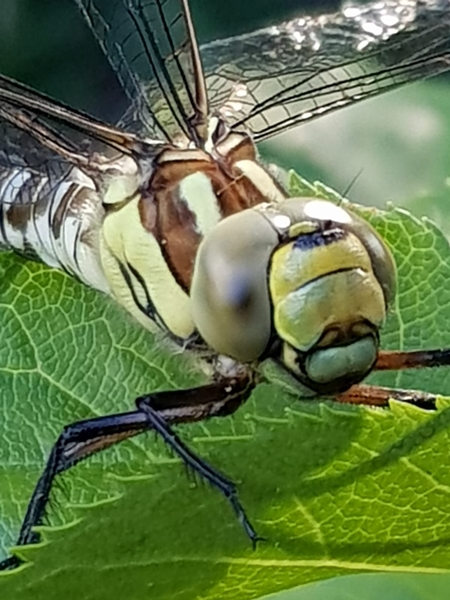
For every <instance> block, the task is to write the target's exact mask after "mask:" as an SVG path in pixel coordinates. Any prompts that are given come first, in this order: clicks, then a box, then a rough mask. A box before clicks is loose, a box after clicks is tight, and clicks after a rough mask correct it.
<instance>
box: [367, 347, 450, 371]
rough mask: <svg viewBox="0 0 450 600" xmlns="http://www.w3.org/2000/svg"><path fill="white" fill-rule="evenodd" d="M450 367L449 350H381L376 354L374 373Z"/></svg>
mask: <svg viewBox="0 0 450 600" xmlns="http://www.w3.org/2000/svg"><path fill="white" fill-rule="evenodd" d="M448 365H450V348H444V349H442V350H441V349H439V350H411V351H407V352H402V351H399V350H394V351H390V350H381V351H380V352H378V358H377V362H376V363H375V367H374V370H376V371H399V370H400V369H423V368H428V367H444V366H448Z"/></svg>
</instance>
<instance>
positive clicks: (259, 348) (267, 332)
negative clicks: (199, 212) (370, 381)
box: [191, 198, 396, 394]
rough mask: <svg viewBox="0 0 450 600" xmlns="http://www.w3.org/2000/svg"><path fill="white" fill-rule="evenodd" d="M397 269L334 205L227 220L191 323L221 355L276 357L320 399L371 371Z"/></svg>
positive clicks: (201, 257) (362, 225)
mask: <svg viewBox="0 0 450 600" xmlns="http://www.w3.org/2000/svg"><path fill="white" fill-rule="evenodd" d="M395 280H396V277H395V266H394V262H393V259H392V256H391V253H390V251H389V249H388V248H387V247H386V245H385V243H384V242H383V240H382V239H381V238H380V237H379V235H378V234H377V233H376V232H375V230H374V229H373V228H372V227H371V226H370V225H369V224H368V223H367V222H366V221H364V220H363V219H361V218H359V217H358V216H357V215H355V214H353V213H351V212H349V211H347V210H345V209H343V208H341V207H339V206H336V205H335V204H332V203H331V202H327V201H324V200H317V199H311V198H292V199H289V200H286V201H285V202H283V203H281V204H278V205H274V204H267V205H260V206H258V207H256V208H254V209H249V210H246V211H243V212H241V213H238V214H236V215H233V216H231V217H228V218H227V219H224V220H223V221H222V222H221V223H219V225H218V226H217V227H216V228H215V229H214V230H213V231H212V232H211V233H210V234H209V235H208V236H207V237H206V238H205V239H204V240H203V242H202V244H201V246H200V249H199V252H198V255H197V260H196V265H195V269H194V278H193V283H192V289H191V297H192V307H193V316H194V321H195V323H196V325H197V328H198V330H199V332H200V334H201V335H202V337H203V338H204V339H205V341H206V342H207V343H208V344H209V345H210V346H211V347H212V348H213V349H214V350H215V351H216V352H218V353H220V354H226V355H228V356H232V357H233V358H235V359H236V360H239V361H242V362H253V361H259V360H261V359H263V358H265V357H268V356H271V357H274V358H276V359H277V360H278V361H279V362H280V363H281V364H282V365H283V366H284V367H285V368H286V369H287V370H288V371H290V372H291V373H292V374H293V375H294V376H295V377H296V378H297V379H299V380H300V381H301V382H302V383H303V384H304V385H306V386H307V387H308V388H310V389H312V390H314V391H316V392H317V393H321V394H326V393H338V392H340V391H344V390H345V389H347V388H348V387H350V386H351V385H352V384H353V383H356V382H358V381H361V380H362V379H363V378H364V377H365V376H366V375H367V374H368V373H369V372H370V371H371V369H372V368H373V366H374V364H375V361H376V358H377V354H378V344H379V329H380V328H381V327H382V325H383V323H384V321H385V318H386V312H387V308H388V306H389V303H390V301H391V300H392V298H393V296H394V294H395Z"/></svg>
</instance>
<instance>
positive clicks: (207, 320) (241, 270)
mask: <svg viewBox="0 0 450 600" xmlns="http://www.w3.org/2000/svg"><path fill="white" fill-rule="evenodd" d="M277 244H278V236H277V234H276V232H275V231H274V229H273V227H271V226H270V224H269V222H268V221H267V219H265V218H264V217H263V216H262V215H261V214H259V213H258V212H257V211H254V210H252V209H249V210H245V211H242V212H240V213H237V214H235V215H232V216H230V217H227V218H226V219H224V220H223V221H221V222H220V223H219V224H218V225H217V226H216V227H215V228H214V229H213V230H212V231H211V232H210V233H209V234H208V235H207V236H206V237H205V239H204V240H203V241H202V243H201V244H200V247H199V250H198V252H197V257H196V261H195V266H194V275H193V280H192V286H191V293H190V296H191V301H192V314H193V318H194V322H195V324H196V327H197V329H198V331H199V333H200V335H201V336H202V338H203V339H204V340H205V342H206V343H207V344H208V345H209V346H210V347H211V348H213V349H214V350H215V351H216V352H217V353H219V354H225V355H227V356H231V357H232V358H235V359H236V360H239V361H242V362H251V361H253V360H256V359H258V358H259V357H260V356H261V355H262V354H263V352H264V351H265V349H266V347H267V345H268V343H269V339H270V335H271V305H270V299H269V291H268V284H267V270H268V264H269V260H270V256H271V254H272V252H273V249H274V248H275V247H276V245H277Z"/></svg>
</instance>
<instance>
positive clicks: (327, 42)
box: [201, 0, 450, 141]
mask: <svg viewBox="0 0 450 600" xmlns="http://www.w3.org/2000/svg"><path fill="white" fill-rule="evenodd" d="M201 51H202V59H203V63H204V65H205V72H206V81H207V87H208V91H209V94H210V105H211V107H212V109H213V110H215V111H217V112H219V113H220V114H221V115H222V116H223V117H224V118H225V119H226V120H227V121H228V122H229V123H231V124H232V125H233V127H234V128H240V127H243V126H245V127H246V128H248V129H249V130H250V131H252V132H253V134H254V138H255V140H256V141H259V140H263V139H266V138H269V137H271V136H273V135H275V134H277V133H279V132H281V131H284V130H286V129H289V128H291V127H292V126H294V125H296V124H298V123H300V122H304V121H308V120H311V119H313V118H316V117H318V116H320V115H322V114H324V113H327V112H331V111H333V110H336V109H338V108H341V107H344V106H346V105H350V104H353V103H355V102H358V101H360V100H363V99H365V98H369V97H371V96H376V95H378V94H380V93H383V92H386V91H389V90H391V89H395V88H396V87H398V86H400V85H402V84H404V83H408V82H413V81H416V80H419V79H423V78H425V77H430V76H432V75H436V74H438V73H441V72H443V71H446V70H447V69H449V68H450V1H449V0H418V1H415V0H403V1H402V2H392V1H386V2H374V3H372V4H368V5H367V4H366V5H363V6H357V5H350V4H347V5H346V6H345V7H344V9H343V10H342V11H341V12H340V13H336V14H333V15H325V16H320V17H316V18H297V19H293V20H292V21H289V22H285V23H282V24H280V25H277V26H275V27H270V28H267V29H263V30H260V31H257V32H254V33H252V34H249V35H244V36H238V37H235V38H230V39H228V40H222V41H218V42H214V43H212V44H209V45H207V46H203V47H202V48H201Z"/></svg>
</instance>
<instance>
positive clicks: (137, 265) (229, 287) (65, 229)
mask: <svg viewBox="0 0 450 600" xmlns="http://www.w3.org/2000/svg"><path fill="white" fill-rule="evenodd" d="M76 2H77V4H78V7H79V9H80V11H81V12H82V14H83V15H84V17H85V18H86V20H87V23H88V24H89V26H90V28H91V29H92V31H93V33H94V35H95V37H96V39H97V40H98V42H99V44H100V46H101V47H102V49H103V50H104V52H105V54H106V56H107V58H108V59H109V61H110V63H111V65H112V67H113V69H114V71H115V73H116V74H117V77H118V80H119V82H120V84H121V85H122V87H123V90H124V92H125V93H126V95H127V98H128V109H127V110H126V112H125V114H124V116H123V118H122V119H121V121H120V122H119V123H118V124H117V125H111V124H109V123H106V122H103V121H101V120H99V119H97V118H93V117H91V116H89V115H87V114H85V113H83V112H80V111H78V110H75V109H73V108H70V107H68V106H66V105H65V104H63V103H61V102H58V101H56V100H53V99H51V98H49V97H48V96H46V95H44V94H42V93H39V92H37V91H34V90H32V89H31V88H29V87H27V86H26V85H24V84H22V83H19V82H17V81H14V80H12V79H10V78H8V77H6V76H3V75H1V76H0V133H1V139H2V146H1V148H0V244H1V246H2V247H3V248H5V249H9V250H14V251H16V252H17V253H19V254H22V255H24V256H26V257H27V258H29V259H32V260H38V261H42V262H44V263H46V264H47V265H49V266H51V267H54V268H55V269H61V270H63V271H65V272H66V273H67V274H69V275H70V276H73V277H75V278H77V279H78V280H80V281H81V282H82V283H84V284H86V285H87V286H90V287H92V288H94V289H96V290H98V291H99V292H102V293H104V294H108V295H110V296H111V297H112V298H114V299H115V300H116V301H117V303H118V304H120V305H121V306H122V307H123V308H124V309H125V310H126V311H128V312H129V313H130V314H131V315H132V317H134V318H135V319H136V321H138V322H139V323H140V324H141V325H142V326H143V327H145V328H147V329H149V330H151V331H159V332H161V333H162V334H164V335H165V336H166V337H168V338H169V339H170V341H171V343H172V345H173V347H174V348H177V347H178V348H182V349H183V350H186V351H189V352H192V353H193V354H197V355H198V357H199V360H201V361H203V362H204V363H205V364H206V365H207V368H208V369H209V372H210V382H209V383H208V384H206V385H203V386H200V387H195V388H191V389H181V390H176V391H172V390H171V391H159V392H155V393H149V394H145V395H142V396H141V397H139V398H138V399H137V400H136V401H135V408H134V409H133V410H131V409H130V410H129V411H127V412H122V413H117V414H111V415H105V416H102V417H95V418H92V419H88V420H84V421H80V422H75V423H72V424H69V425H67V426H66V427H65V428H64V430H63V431H62V432H61V435H60V436H59V438H58V439H57V440H56V442H55V444H54V446H53V448H52V450H51V452H50V455H49V457H48V461H47V463H46V465H45V467H44V470H43V472H42V475H41V477H40V478H39V480H38V482H37V483H36V487H35V489H34V492H33V494H32V496H31V498H30V502H29V505H28V509H27V511H26V514H25V515H24V519H23V523H22V527H21V530H20V533H19V537H18V540H17V545H18V546H20V545H25V544H30V543H36V542H37V541H38V540H39V534H38V533H37V532H36V531H35V529H34V528H35V526H36V525H39V524H41V523H42V522H43V520H44V519H45V516H46V509H47V504H48V501H49V497H50V493H51V489H52V485H53V483H54V480H55V477H56V476H57V475H59V474H61V473H63V472H64V471H67V470H68V469H70V468H71V467H72V466H73V465H75V464H77V463H78V462H80V461H81V460H84V459H86V458H88V457H89V456H92V455H93V454H94V453H96V452H98V451H100V450H102V449H104V448H107V447H109V446H111V445H113V444H116V443H118V442H120V441H122V440H125V439H128V438H130V437H133V436H135V435H138V434H140V433H142V432H145V431H148V430H153V431H155V432H156V433H157V434H158V435H159V436H161V437H162V439H163V440H164V441H165V442H166V443H167V444H168V445H169V446H170V447H171V448H172V449H173V451H174V452H175V454H176V455H177V456H178V457H180V458H181V460H182V461H183V462H184V463H185V464H186V465H187V466H188V467H189V468H190V469H192V470H193V471H194V472H195V473H196V474H197V475H198V476H199V477H200V478H202V479H204V480H206V481H207V482H208V483H210V484H211V485H212V486H213V487H215V488H216V489H217V490H218V491H219V492H220V493H222V494H223V495H224V496H225V498H226V499H227V500H228V502H229V503H230V505H231V508H232V510H233V511H234V513H235V515H236V517H237V518H238V520H239V522H240V524H241V525H242V527H243V530H244V531H245V534H246V535H247V536H248V537H249V539H250V541H251V542H252V543H253V545H256V543H257V542H258V540H259V539H260V537H259V535H258V532H257V531H256V529H255V528H254V527H253V525H252V522H251V519H250V518H249V516H248V515H247V513H246V511H245V509H244V507H243V505H242V504H241V502H240V499H239V496H238V493H237V487H236V485H235V483H234V482H233V481H232V480H231V479H229V478H228V477H226V476H225V475H223V474H222V473H220V472H219V471H218V470H217V469H215V468H214V467H213V466H212V465H210V464H208V463H207V462H206V461H205V460H203V459H202V458H201V457H199V456H197V455H196V453H195V452H194V451H193V450H192V449H191V448H189V447H188V446H187V445H186V444H185V443H184V442H183V440H182V439H181V437H180V436H179V435H178V434H177V433H176V432H175V431H174V429H173V426H174V425H176V424H179V423H192V422H196V421H201V420H205V419H209V418H213V417H226V416H228V415H230V414H232V413H233V412H235V411H236V410H237V409H238V408H239V407H240V406H241V405H242V404H243V403H244V402H245V401H246V400H247V399H248V397H249V396H250V394H251V392H252V390H253V389H254V388H255V386H257V385H258V383H259V382H260V381H261V380H262V379H263V375H262V373H261V371H260V368H259V367H260V365H261V363H262V362H263V361H266V360H270V361H273V362H274V364H276V365H277V367H279V368H280V369H282V370H283V372H285V373H286V374H287V375H288V376H289V377H290V378H291V379H292V381H294V382H295V385H296V386H297V388H298V395H299V397H303V398H305V397H306V398H308V397H309V398H314V397H322V396H325V397H332V398H335V399H336V400H337V401H340V402H347V403H354V404H370V405H378V406H387V405H388V401H389V399H390V398H392V397H394V398H396V399H398V400H401V401H404V402H409V403H413V404H415V405H418V406H421V407H425V408H433V406H434V402H435V396H433V395H432V394H428V393H425V392H416V391H409V390H393V389H386V388H381V387H374V386H368V385H365V384H362V383H361V382H362V381H363V380H364V378H365V377H366V376H367V375H368V374H369V373H370V372H371V371H373V370H398V369H408V368H419V367H435V366H442V365H448V364H449V363H450V350H449V349H447V350H446V349H444V350H442V349H436V350H432V349H431V350H417V351H410V352H403V351H383V350H381V349H380V347H379V332H380V330H381V328H382V327H383V324H384V321H385V318H386V314H387V312H388V310H389V306H390V305H391V304H392V302H393V300H394V298H395V287H396V274H395V265H394V262H393V259H392V256H391V253H390V251H389V249H388V248H387V246H386V244H385V243H384V241H383V240H382V239H381V238H380V236H379V235H378V234H377V233H376V232H375V230H373V229H372V227H371V226H370V225H369V224H368V223H366V222H365V221H364V220H362V219H361V218H359V217H358V216H357V215H356V214H354V213H353V212H351V211H350V210H348V209H346V208H344V207H343V206H340V205H336V204H333V203H331V202H328V201H325V200H318V199H317V198H291V197H289V194H288V192H287V190H286V189H285V187H284V185H283V183H282V181H280V180H279V178H278V177H277V176H276V174H274V173H273V172H272V170H271V169H270V168H268V167H265V166H264V165H263V164H262V163H261V161H260V159H259V156H258V152H257V147H256V144H257V143H258V142H261V141H264V140H266V139H269V138H271V137H273V136H275V135H277V134H279V133H281V132H283V131H286V130H289V129H291V128H293V127H294V126H297V125H299V124H301V123H305V122H309V121H311V120H313V119H315V118H318V117H320V116H322V115H324V114H327V113H330V112H332V111H335V110H340V109H341V108H344V107H346V106H350V105H353V104H355V103H357V102H359V101H362V100H364V99H367V98H371V97H374V96H377V95H379V94H381V93H384V92H388V91H390V90H393V89H396V88H397V87H399V86H401V85H403V84H406V83H410V82H414V81H417V80H421V79H423V78H426V77H431V76H433V75H438V74H439V73H443V72H445V71H446V70H447V69H448V68H449V66H450V63H449V60H450V2H449V0H425V1H424V0H422V1H416V0H402V1H401V2H396V1H391V0H387V1H386V2H376V3H369V4H365V5H361V6H360V5H356V4H350V3H346V4H344V5H343V7H342V9H341V11H340V12H338V13H334V14H330V15H321V16H319V17H304V16H298V17H296V18H295V19H292V20H290V21H287V22H282V23H278V24H276V25H273V26H271V27H269V28H266V29H262V30H259V31H256V32H252V33H250V34H247V35H242V36H237V37H235V38H231V39H225V40H219V41H216V42H213V43H210V44H208V45H205V46H202V47H199V45H198V42H197V39H196V35H195V30H194V22H193V19H192V16H191V12H190V7H189V4H188V0H115V1H114V2H110V1H106V0H105V1H102V0H76ZM20 562H21V559H20V558H19V557H17V556H13V557H11V558H9V559H7V560H6V561H4V562H3V563H2V564H1V565H0V567H1V568H3V569H10V568H13V567H16V566H18V565H19V564H20Z"/></svg>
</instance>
